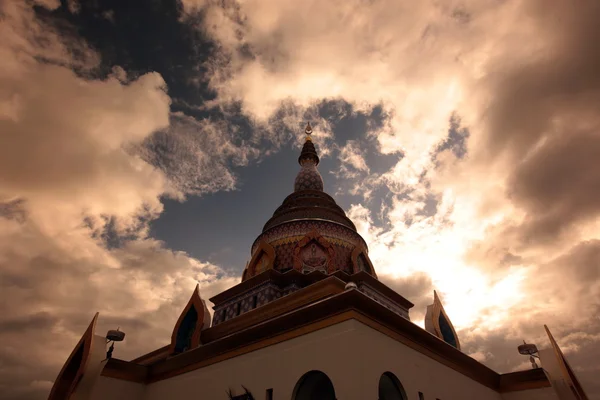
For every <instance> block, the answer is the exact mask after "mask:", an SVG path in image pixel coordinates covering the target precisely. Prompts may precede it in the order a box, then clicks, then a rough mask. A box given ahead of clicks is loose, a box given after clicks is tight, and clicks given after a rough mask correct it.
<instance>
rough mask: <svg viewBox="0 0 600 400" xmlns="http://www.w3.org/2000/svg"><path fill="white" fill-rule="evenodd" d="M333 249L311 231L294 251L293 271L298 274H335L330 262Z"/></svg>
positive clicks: (333, 253) (317, 233)
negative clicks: (313, 272)
mask: <svg viewBox="0 0 600 400" xmlns="http://www.w3.org/2000/svg"><path fill="white" fill-rule="evenodd" d="M334 257H335V249H334V248H333V246H332V245H331V243H329V241H327V239H325V238H324V237H323V236H321V234H320V233H319V232H317V231H316V230H312V231H310V232H309V233H307V234H306V235H305V236H304V239H302V240H301V241H300V242H299V243H298V245H297V246H296V248H295V249H294V269H296V270H298V271H300V272H312V271H321V272H323V273H327V274H330V273H333V272H335V269H336V268H335V265H334V263H333V262H332V261H333V259H334Z"/></svg>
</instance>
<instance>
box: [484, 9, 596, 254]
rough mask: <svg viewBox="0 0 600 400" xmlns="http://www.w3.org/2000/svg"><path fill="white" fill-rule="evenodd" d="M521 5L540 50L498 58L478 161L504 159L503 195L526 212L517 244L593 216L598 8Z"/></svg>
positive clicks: (555, 235)
mask: <svg viewBox="0 0 600 400" xmlns="http://www.w3.org/2000/svg"><path fill="white" fill-rule="evenodd" d="M528 8H529V10H528V11H529V12H531V16H532V23H533V24H535V25H536V26H537V27H538V28H539V29H541V30H542V32H543V35H542V36H541V37H542V38H545V39H544V40H543V48H542V49H541V50H540V51H539V52H537V53H535V56H534V57H533V61H524V60H520V59H517V60H511V61H510V62H509V61H500V60H499V61H498V63H499V66H498V67H497V69H498V70H497V72H496V73H495V74H492V75H491V76H492V79H493V80H495V81H496V83H495V84H494V85H493V88H494V91H493V98H494V100H493V101H492V104H491V106H490V107H489V109H488V116H487V118H488V121H489V136H488V137H487V141H486V149H487V151H486V153H481V154H480V156H481V157H490V159H493V158H494V157H496V156H505V155H508V156H509V160H511V163H512V168H513V171H512V174H511V179H510V181H509V184H510V186H509V189H508V190H509V195H510V196H511V197H512V199H513V200H514V201H515V203H516V204H517V205H518V206H520V207H522V209H523V210H525V211H526V212H527V214H528V217H527V219H526V221H525V223H524V225H523V226H522V227H521V230H522V231H521V232H520V235H521V240H523V241H525V242H528V243H535V242H547V241H552V240H554V239H557V238H559V237H560V235H561V233H565V232H568V231H569V229H570V228H572V227H573V225H574V224H576V223H580V222H585V221H586V220H587V221H589V220H590V219H593V218H596V217H597V216H598V213H599V212H600V206H599V205H598V202H597V201H596V199H597V198H598V195H599V194H600V173H599V172H598V171H599V168H598V160H599V158H598V157H599V156H598V154H600V116H599V115H598V112H597V105H598V104H600V74H598V71H599V70H600V47H599V46H598V42H599V41H600V25H599V24H598V19H599V18H600V3H598V2H596V1H579V2H557V3H554V5H553V6H551V7H550V6H548V4H547V2H540V1H536V2H530V3H529V4H528ZM507 64H508V72H506V71H505V70H501V69H500V68H501V67H506V66H507ZM482 160H483V158H482Z"/></svg>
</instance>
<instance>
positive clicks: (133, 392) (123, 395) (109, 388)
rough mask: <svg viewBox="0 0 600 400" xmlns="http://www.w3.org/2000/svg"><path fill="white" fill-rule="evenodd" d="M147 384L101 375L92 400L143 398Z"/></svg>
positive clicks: (132, 399)
mask: <svg viewBox="0 0 600 400" xmlns="http://www.w3.org/2000/svg"><path fill="white" fill-rule="evenodd" d="M144 390H145V385H144V384H141V383H136V382H130V381H124V380H121V379H115V378H109V377H106V376H100V377H99V378H98V380H97V381H96V385H95V386H94V391H93V392H92V395H91V396H90V397H89V399H90V400H108V399H110V400H141V399H143V398H144Z"/></svg>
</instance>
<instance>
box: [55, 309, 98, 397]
mask: <svg viewBox="0 0 600 400" xmlns="http://www.w3.org/2000/svg"><path fill="white" fill-rule="evenodd" d="M97 320H98V313H96V315H94V318H92V322H90V324H89V325H88V328H87V329H86V331H85V333H84V334H83V336H82V337H81V339H79V342H78V343H77V345H76V346H75V348H74V349H73V351H72V352H71V355H70V356H69V358H68V359H67V362H66V363H65V365H63V367H62V369H61V370H60V373H59V374H58V377H57V378H56V380H55V381H54V385H53V386H52V390H51V391H50V396H49V397H48V400H68V399H69V398H70V397H71V395H72V394H73V392H74V391H75V389H76V388H77V385H78V384H79V382H80V381H81V379H82V378H83V375H84V373H85V370H86V367H87V364H88V361H89V358H90V353H91V351H92V344H93V339H94V331H95V329H96V321H97Z"/></svg>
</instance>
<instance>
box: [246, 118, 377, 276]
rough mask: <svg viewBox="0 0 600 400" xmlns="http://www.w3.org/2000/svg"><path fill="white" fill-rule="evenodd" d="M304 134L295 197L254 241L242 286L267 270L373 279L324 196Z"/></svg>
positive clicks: (356, 239) (359, 241)
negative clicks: (362, 273)
mask: <svg viewBox="0 0 600 400" xmlns="http://www.w3.org/2000/svg"><path fill="white" fill-rule="evenodd" d="M305 133H306V140H305V143H304V146H303V147H302V151H301V153H300V157H298V163H299V164H300V167H301V168H300V171H299V173H298V175H297V176H296V180H295V182H294V192H293V193H292V194H290V195H289V196H287V197H286V198H285V200H284V201H283V204H282V205H281V206H279V207H278V208H277V210H275V212H274V213H273V216H272V217H271V218H270V219H269V220H268V221H267V223H266V224H265V226H264V228H263V230H262V233H261V234H260V235H259V236H258V238H256V240H255V241H254V244H253V245H252V250H251V253H252V258H251V260H250V262H249V263H248V267H247V268H246V270H245V271H244V275H243V278H242V280H246V279H248V278H250V277H252V276H255V275H258V274H260V273H262V272H264V271H266V270H267V269H271V268H272V269H275V270H278V271H280V272H285V271H287V270H291V269H296V270H298V271H300V272H303V273H310V272H313V271H320V272H322V273H325V274H331V273H334V272H336V271H343V272H346V273H348V274H353V273H356V272H359V271H365V272H367V273H369V274H371V275H373V276H376V274H375V271H374V269H373V266H372V264H371V261H370V260H369V257H368V248H367V244H366V243H365V241H364V240H363V238H362V237H361V236H360V235H359V234H358V232H357V231H356V227H355V226H354V224H353V223H352V221H351V220H350V219H349V218H348V217H347V216H346V213H345V212H344V210H343V209H342V208H341V207H340V206H338V205H337V204H336V202H335V200H334V199H333V198H332V197H331V196H329V195H328V194H327V193H325V192H324V191H323V178H322V177H321V174H320V173H319V171H318V169H317V165H318V164H319V156H318V154H317V151H316V148H315V146H314V144H313V142H312V138H311V136H310V135H311V133H312V128H311V127H310V124H308V126H307V127H306V130H305Z"/></svg>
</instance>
